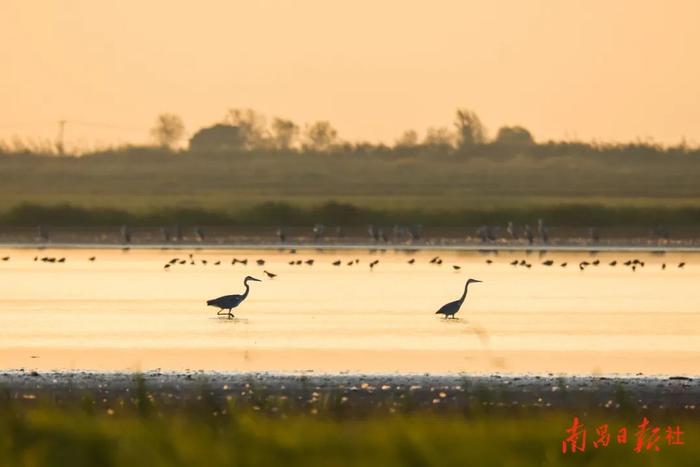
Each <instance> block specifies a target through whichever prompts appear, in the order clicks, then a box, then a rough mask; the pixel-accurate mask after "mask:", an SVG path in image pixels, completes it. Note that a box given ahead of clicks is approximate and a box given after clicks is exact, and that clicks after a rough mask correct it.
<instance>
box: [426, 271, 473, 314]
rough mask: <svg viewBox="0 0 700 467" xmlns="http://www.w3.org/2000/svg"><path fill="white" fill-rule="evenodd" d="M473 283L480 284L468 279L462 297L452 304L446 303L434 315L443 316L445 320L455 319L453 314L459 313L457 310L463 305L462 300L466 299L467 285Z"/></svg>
mask: <svg viewBox="0 0 700 467" xmlns="http://www.w3.org/2000/svg"><path fill="white" fill-rule="evenodd" d="M474 282H481V281H479V280H476V279H469V280H468V281H467V283H466V284H465V285H464V293H463V294H462V296H461V297H460V298H459V300H455V301H454V302H450V303H447V304H445V305H443V306H442V307H441V308H440V309H439V310H438V311H436V312H435V314H436V315H445V319H447V318H449V317H452V318H454V317H455V314H457V312H458V311H459V309H460V308H461V307H462V304H463V303H464V300H465V299H466V298H467V289H468V288H469V284H471V283H474Z"/></svg>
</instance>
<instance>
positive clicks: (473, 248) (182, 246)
mask: <svg viewBox="0 0 700 467" xmlns="http://www.w3.org/2000/svg"><path fill="white" fill-rule="evenodd" d="M0 249H6V250H51V249H56V250H58V249H64V250H90V249H94V250H125V251H127V250H176V251H177V250H212V251H216V250H224V251H235V250H267V251H285V250H286V251H291V250H317V251H334V250H346V251H355V250H369V251H370V252H372V251H402V252H415V251H464V252H479V253H490V252H500V251H503V252H535V253H538V252H553V253H556V252H590V253H596V252H622V253H625V252H628V253H661V254H662V253H700V245H629V244H610V245H576V244H555V245H482V244H464V243H463V244H428V243H424V244H412V245H392V244H388V245H377V244H371V243H334V244H329V243H279V244H275V243H262V242H261V243H177V244H172V243H144V244H128V245H124V244H115V243H48V244H39V243H0Z"/></svg>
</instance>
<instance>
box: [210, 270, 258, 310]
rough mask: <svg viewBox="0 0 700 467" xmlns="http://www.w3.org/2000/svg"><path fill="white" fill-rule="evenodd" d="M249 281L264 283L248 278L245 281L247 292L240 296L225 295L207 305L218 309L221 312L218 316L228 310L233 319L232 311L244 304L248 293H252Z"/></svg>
mask: <svg viewBox="0 0 700 467" xmlns="http://www.w3.org/2000/svg"><path fill="white" fill-rule="evenodd" d="M248 281H256V282H262V281H261V280H260V279H256V278H255V277H251V276H246V278H245V279H243V285H244V286H245V292H243V293H242V294H240V295H224V296H222V297H219V298H214V299H211V300H207V305H208V306H215V307H218V308H219V311H217V312H216V314H217V315H221V312H222V311H224V310H228V314H227V316H228V317H229V318H233V313H231V310H232V309H233V308H236V307H237V306H238V305H240V304H241V303H242V302H243V300H245V299H246V297H247V296H248V292H250V286H249V285H248Z"/></svg>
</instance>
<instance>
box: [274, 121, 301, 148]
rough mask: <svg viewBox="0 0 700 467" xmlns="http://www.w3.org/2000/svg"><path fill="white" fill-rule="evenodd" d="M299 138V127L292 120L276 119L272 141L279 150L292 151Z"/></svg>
mask: <svg viewBox="0 0 700 467" xmlns="http://www.w3.org/2000/svg"><path fill="white" fill-rule="evenodd" d="M298 137H299V126H298V125H297V124H296V123H294V122H293V121H291V120H285V119H283V118H275V119H274V120H273V121H272V141H273V142H274V145H275V147H276V148H277V149H290V148H292V147H293V146H294V144H295V143H296V141H297V139H298Z"/></svg>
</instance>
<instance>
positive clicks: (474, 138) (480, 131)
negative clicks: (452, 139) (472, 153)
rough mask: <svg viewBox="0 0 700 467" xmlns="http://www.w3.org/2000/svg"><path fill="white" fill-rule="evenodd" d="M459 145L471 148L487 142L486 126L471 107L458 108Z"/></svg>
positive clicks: (456, 121)
mask: <svg viewBox="0 0 700 467" xmlns="http://www.w3.org/2000/svg"><path fill="white" fill-rule="evenodd" d="M455 127H456V128H457V145H458V146H459V147H460V148H469V147H473V146H476V145H477V144H483V143H485V142H486V128H485V127H484V125H483V124H482V123H481V120H480V119H479V117H478V116H477V115H476V113H474V112H473V111H471V110H469V109H458V110H457V114H456V115H455Z"/></svg>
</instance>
